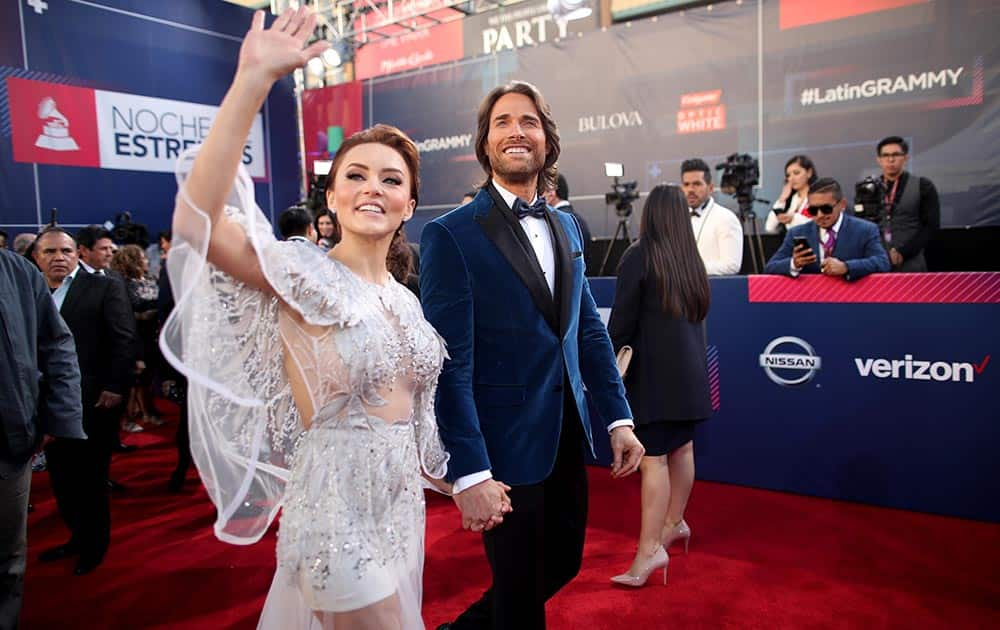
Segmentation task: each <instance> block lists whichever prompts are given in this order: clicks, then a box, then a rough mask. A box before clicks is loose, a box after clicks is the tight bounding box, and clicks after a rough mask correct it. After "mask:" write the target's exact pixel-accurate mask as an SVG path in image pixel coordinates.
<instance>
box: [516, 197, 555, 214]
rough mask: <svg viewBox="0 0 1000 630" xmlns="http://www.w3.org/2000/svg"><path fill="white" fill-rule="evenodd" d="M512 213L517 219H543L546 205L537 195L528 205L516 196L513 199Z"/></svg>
mask: <svg viewBox="0 0 1000 630" xmlns="http://www.w3.org/2000/svg"><path fill="white" fill-rule="evenodd" d="M513 210H514V214H516V215H517V218H518V219H523V218H524V217H535V218H536V219H544V218H545V212H546V211H547V206H546V205H545V199H543V198H542V197H537V198H536V199H535V203H533V204H531V205H528V204H526V203H524V201H523V200H522V199H521V198H520V197H517V198H516V199H514V207H513Z"/></svg>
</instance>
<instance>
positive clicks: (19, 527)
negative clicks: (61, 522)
mask: <svg viewBox="0 0 1000 630" xmlns="http://www.w3.org/2000/svg"><path fill="white" fill-rule="evenodd" d="M30 487H31V465H30V464H28V463H25V464H24V466H23V467H21V469H20V470H15V471H13V472H11V473H10V474H6V475H5V474H0V630H17V626H18V618H19V616H20V614H21V598H22V596H23V594H24V568H25V565H26V558H25V556H26V554H27V552H28V490H29V488H30Z"/></svg>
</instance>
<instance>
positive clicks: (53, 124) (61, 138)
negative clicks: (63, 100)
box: [35, 96, 80, 151]
mask: <svg viewBox="0 0 1000 630" xmlns="http://www.w3.org/2000/svg"><path fill="white" fill-rule="evenodd" d="M38 117H39V118H41V119H42V120H44V121H45V123H44V125H42V133H41V134H40V135H39V136H38V139H37V140H35V146H36V147H40V148H42V149H48V150H50V151H79V150H80V146H79V145H78V144H77V143H76V140H74V139H73V136H71V135H69V120H67V119H66V117H65V116H63V115H62V114H61V113H59V110H58V109H57V108H56V101H55V99H54V98H52V97H50V96H46V97H45V98H43V99H42V100H41V102H40V103H38Z"/></svg>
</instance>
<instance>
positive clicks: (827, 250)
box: [764, 177, 890, 280]
mask: <svg viewBox="0 0 1000 630" xmlns="http://www.w3.org/2000/svg"><path fill="white" fill-rule="evenodd" d="M808 204H809V208H810V209H811V211H812V215H813V217H812V222H810V223H808V224H803V225H799V226H796V227H793V228H791V229H790V230H788V233H787V234H785V240H784V242H783V243H782V244H781V247H780V248H778V251H776V252H775V253H774V256H772V257H771V259H770V260H769V261H767V265H766V266H765V268H764V272H765V273H770V274H781V275H785V276H791V277H793V278H796V277H798V276H799V274H803V273H822V274H824V275H828V276H836V277H841V278H844V279H845V280H857V279H859V278H863V277H864V276H867V275H868V274H871V273H884V272H887V271H889V269H890V266H889V256H888V255H887V254H886V252H885V248H884V247H883V246H882V242H881V240H880V237H879V233H878V227H877V226H876V225H875V224H874V223H871V222H870V221H865V220H863V219H857V218H855V217H852V216H850V215H848V214H845V213H844V208H845V207H847V202H846V200H845V199H844V193H843V191H842V190H841V188H840V184H838V183H837V180H835V179H833V178H832V177H823V178H821V179H818V180H816V181H815V182H813V184H812V185H811V186H810V187H809V195H808Z"/></svg>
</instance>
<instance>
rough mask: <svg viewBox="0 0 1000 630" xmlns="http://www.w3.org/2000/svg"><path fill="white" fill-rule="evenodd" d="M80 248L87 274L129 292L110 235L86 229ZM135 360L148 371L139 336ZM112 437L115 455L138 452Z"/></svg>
mask: <svg viewBox="0 0 1000 630" xmlns="http://www.w3.org/2000/svg"><path fill="white" fill-rule="evenodd" d="M76 245H77V255H78V256H79V258H80V267H81V268H82V270H83V271H85V272H87V273H96V274H98V275H101V276H107V277H109V278H111V279H112V280H115V281H117V282H118V283H120V284H121V285H122V288H123V289H125V288H126V284H125V278H123V277H122V275H121V274H120V273H118V272H117V271H115V270H114V269H112V268H111V259H112V258H114V255H115V244H114V241H112V240H111V232H110V231H108V230H107V229H106V228H104V227H102V226H100V225H87V226H84V227H82V228H80V229H79V230H78V231H77V233H76ZM125 290H126V293H125V295H126V296H127V295H128V290H127V289H125ZM134 317H135V315H134V313H133V327H134V325H135V322H134ZM132 356H133V358H134V359H135V361H136V364H135V367H136V370H137V371H138V370H142V369H145V368H146V365H145V361H144V359H145V357H143V356H142V341H141V340H140V339H139V337H138V335H137V336H136V338H135V347H133V348H132ZM121 428H122V429H123V430H125V431H128V432H129V433H136V432H139V431H142V430H143V428H142V426H141V425H140V424H138V423H137V422H135V421H134V420H132V419H129V418H124V419H122V422H121ZM109 435H110V434H109ZM110 437H111V450H113V451H115V452H118V453H126V452H129V451H134V450H135V448H136V447H135V446H132V445H128V444H125V443H123V442H122V440H121V436H120V434H119V433H118V432H116V433H115V434H114V435H110ZM109 485H110V486H111V489H112V490H115V491H123V490H125V486H123V485H121V484H119V483H118V482H116V481H109Z"/></svg>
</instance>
